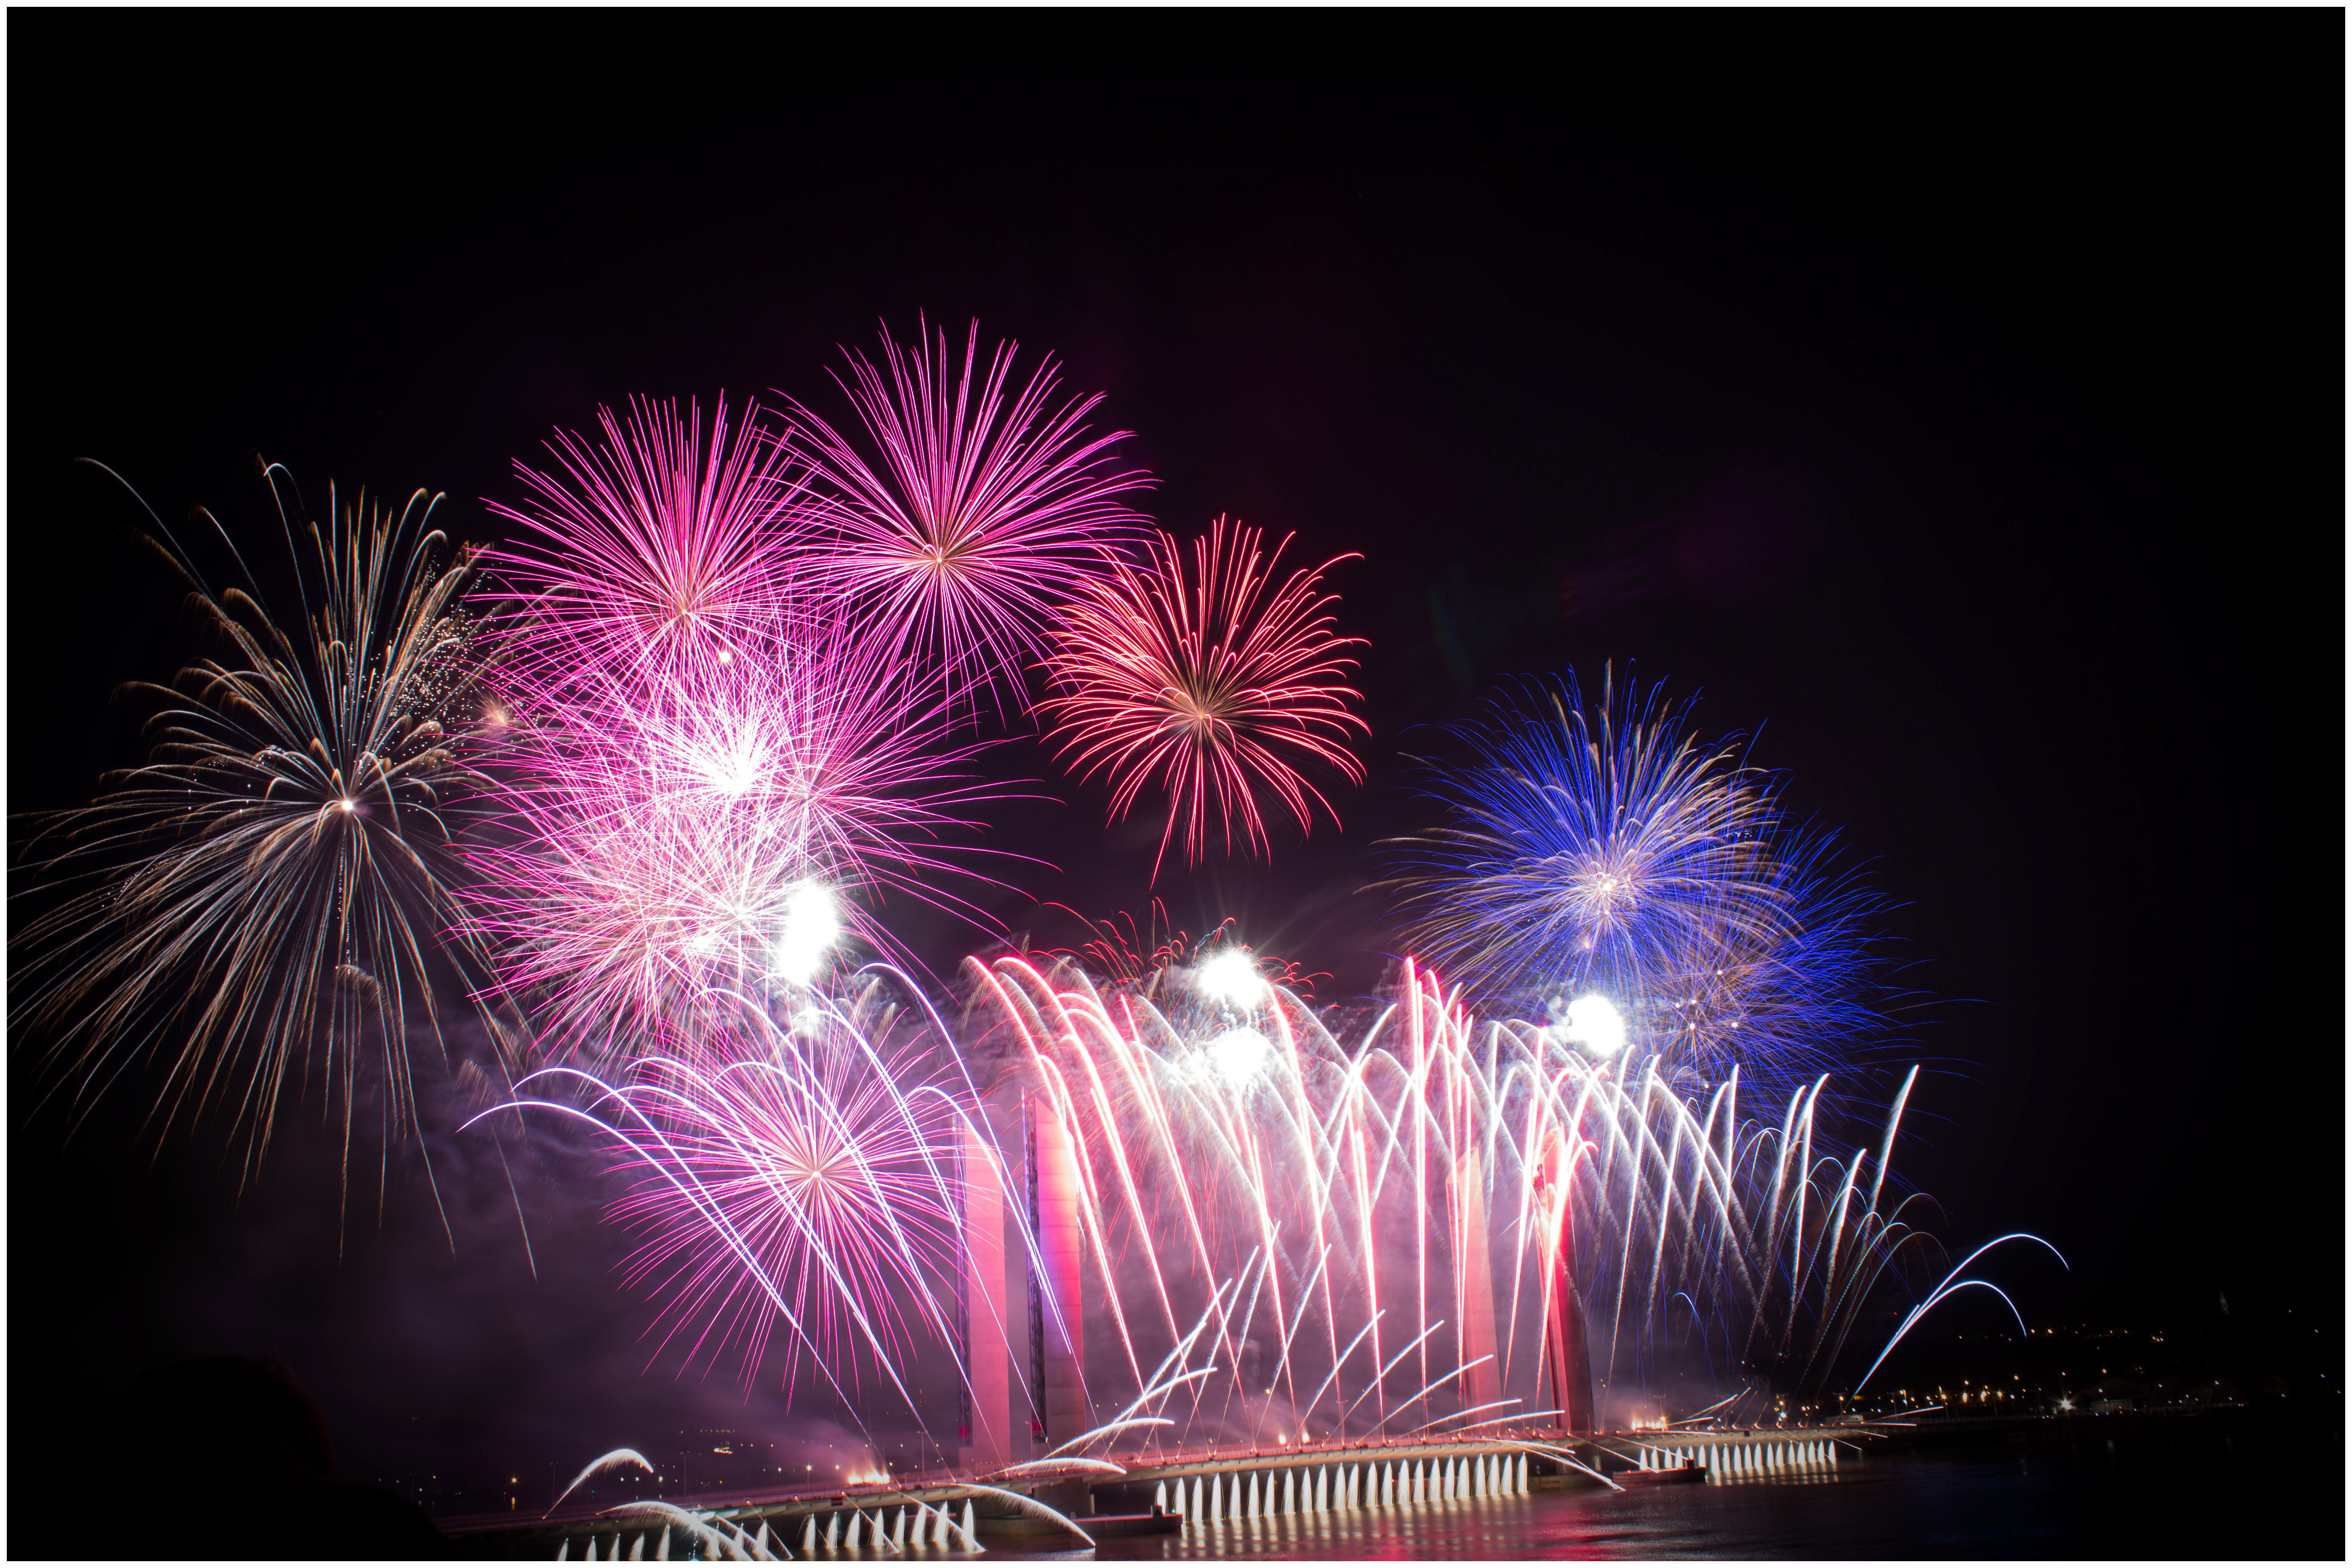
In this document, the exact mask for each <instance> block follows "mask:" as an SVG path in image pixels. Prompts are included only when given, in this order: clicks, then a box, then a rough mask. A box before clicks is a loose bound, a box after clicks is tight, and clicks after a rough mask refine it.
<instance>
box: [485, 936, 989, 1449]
mask: <svg viewBox="0 0 2352 1568" xmlns="http://www.w3.org/2000/svg"><path fill="white" fill-rule="evenodd" d="M896 989H897V987H895V986H894V985H892V984H889V983H888V982H887V980H886V979H885V978H883V977H881V976H878V975H874V974H868V975H866V976H862V977H856V978H854V979H853V980H852V981H851V983H850V984H849V985H848V986H847V987H846V988H845V990H844V992H843V997H844V998H845V999H844V1000H840V1001H836V1000H835V997H834V996H833V995H832V994H826V993H809V994H804V995H803V1001H802V1003H801V1005H799V1007H798V1008H797V1010H795V1011H793V1013H791V1014H790V1015H789V1016H785V1017H783V1018H782V1019H781V1020H780V1019H778V1018H776V1017H774V1016H772V1015H771V1013H770V1012H769V1011H767V1010H766V1009H764V1008H762V1007H761V1006H759V1005H744V1006H742V1007H740V1008H739V1009H738V1010H737V1012H736V1014H735V1016H734V1017H733V1019H732V1020H731V1027H730V1029H729V1030H728V1031H727V1033H726V1034H725V1036H724V1037H720V1038H714V1039H712V1040H711V1041H710V1042H709V1045H710V1047H711V1048H710V1049H708V1050H697V1051H688V1052H686V1053H684V1054H679V1055H669V1054H662V1055H655V1056H650V1057H647V1058H644V1059H642V1060H640V1061H639V1062H637V1063H636V1064H635V1068H634V1071H633V1073H632V1074H631V1076H630V1078H629V1079H627V1080H626V1081H625V1082H623V1083H621V1084H619V1085H618V1086H609V1085H607V1084H605V1083H604V1082H602V1081H600V1080H598V1079H594V1078H593V1077H590V1076H589V1075H586V1074H583V1073H580V1072H577V1071H575V1070H572V1069H563V1068H556V1069H549V1070H548V1071H546V1072H543V1073H541V1074H540V1075H537V1076H536V1077H535V1078H534V1079H526V1080H524V1083H523V1084H522V1085H521V1086H520V1087H521V1088H522V1089H524V1090H526V1091H530V1090H535V1089H549V1088H557V1087H561V1086H562V1085H564V1084H566V1083H569V1084H571V1085H572V1086H573V1087H574V1088H578V1087H583V1086H584V1087H585V1088H586V1089H587V1090H588V1093H587V1095H586V1097H585V1105H584V1106H581V1105H575V1104H572V1103H569V1102H568V1100H569V1099H570V1098H571V1097H567V1100H549V1099H538V1098H522V1099H518V1100H514V1101H512V1102H510V1103H509V1104H508V1105H504V1106H500V1107H498V1108H496V1110H517V1109H520V1110H532V1111H536V1112H556V1113H560V1114H563V1115H567V1116H571V1117H575V1118H581V1119H584V1120H586V1121H589V1122H590V1123H592V1124H593V1125H594V1126H595V1127H597V1128H598V1129H599V1130H600V1131H602V1132H603V1133H604V1134H605V1135H606V1136H607V1137H608V1138H609V1139H610V1141H611V1142H612V1146H613V1148H614V1153H615V1155H616V1163H615V1167H614V1168H615V1169H616V1170H617V1171H618V1172H619V1173H622V1174H624V1175H625V1176H627V1177H629V1178H630V1179H631V1186H630V1189H629V1191H628V1193H627V1194H626V1195H625V1196H624V1197H623V1198H622V1199H621V1200H620V1201H619V1202H618V1203H617V1204H616V1205H614V1211H613V1213H614V1219H615V1220H616V1221H617V1222H619V1223H622V1224H625V1225H627V1226H631V1227H633V1228H635V1229H636V1230H638V1231H639V1233H640V1234H641V1236H642V1238H643V1240H642V1244H641V1246H640V1247H639V1248H638V1249H637V1251H636V1252H635V1253H634V1254H633V1255H632V1256H631V1258H629V1259H628V1261H627V1263H626V1264H625V1272H626V1275H627V1278H628V1282H629V1283H630V1284H632V1285H634V1286H639V1287H643V1288H645V1289H647V1290H649V1291H650V1292H652V1293H653V1294H654V1295H656V1297H657V1298H659V1299H660V1300H661V1309H660V1311H661V1318H660V1321H661V1324H662V1343H663V1344H664V1345H665V1346H671V1345H677V1344H680V1343H681V1342H682V1343H683V1347H684V1353H685V1356H686V1359H687V1360H688V1361H689V1362H692V1361H694V1360H696V1359H702V1360H706V1361H708V1360H710V1359H713V1358H716V1357H718V1356H719V1355H721V1354H722V1353H724V1352H727V1351H729V1350H730V1349H731V1350H733V1351H735V1352H739V1353H740V1356H741V1358H742V1365H743V1368H744V1371H745V1373H746V1375H747V1376H749V1375H751V1374H752V1373H755V1372H756V1370H757V1369H758V1368H759V1366H760V1365H761V1361H762V1359H763V1357H765V1356H766V1355H767V1353H768V1352H769V1349H770V1345H771V1342H772V1339H773V1338H774V1337H775V1334H776V1332H777V1331H778V1329H779V1327H780V1326H781V1327H782V1331H783V1333H784V1338H785V1341H786V1343H785V1346H784V1349H785V1352H786V1353H785V1356H784V1361H785V1371H784V1385H785V1388H786V1391H787V1392H788V1393H789V1391H790V1390H791V1388H792V1386H793V1384H794V1383H795V1382H796V1381H797V1380H799V1379H800V1378H803V1377H807V1376H814V1377H816V1378H818V1379H819V1380H820V1381H822V1382H824V1383H825V1384H828V1385H830V1386H831V1387H832V1388H833V1389H834V1391H835V1393H836V1394H841V1395H842V1396H843V1397H845V1398H852V1397H854V1396H855V1392H856V1384H857V1383H858V1382H859V1381H860V1379H861V1378H862V1377H866V1376H871V1377H874V1378H876V1379H877V1380H878V1381H880V1382H881V1383H883V1384H886V1385H887V1386H888V1387H891V1388H896V1389H897V1390H898V1394H900V1395H901V1396H902V1397H904V1398H905V1399H906V1400H907V1402H908V1407H909V1409H911V1408H913V1405H912V1398H911V1394H909V1393H908V1388H907V1386H906V1384H905V1383H904V1382H903V1381H902V1379H901V1378H900V1374H899V1371H898V1368H900V1367H901V1366H902V1365H903V1364H904V1362H905V1358H906V1354H907V1352H908V1346H909V1344H910V1342H911V1341H910V1337H909V1336H910V1332H911V1331H918V1330H919V1331H923V1332H924V1333H925V1336H926V1337H927V1338H934V1339H935V1338H937V1337H940V1336H943V1335H945V1334H946V1333H948V1332H949V1331H950V1328H951V1323H952V1316H951V1313H952V1301H953V1296H952V1290H951V1287H950V1284H949V1282H950V1280H951V1279H952V1277H953V1269H954V1265H955V1262H956V1260H957V1258H958V1252H957V1247H958V1246H959V1243H960V1238H959V1236H958V1233H957V1228H956V1215H957V1202H956V1199H957V1187H956V1181H955V1171H956V1159H957V1150H958V1134H959V1131H960V1130H961V1125H962V1123H961V1120H960V1114H959V1107H960V1105H961V1104H967V1103H969V1095H968V1094H958V1093H957V1092H955V1091H956V1090H957V1089H960V1088H961V1087H962V1085H961V1079H960V1078H959V1077H958V1076H957V1075H956V1074H955V1073H954V1072H953V1070H952V1069H951V1068H948V1067H947V1066H946V1065H945V1063H944V1062H943V1060H942V1058H941V1057H940V1052H939V1050H938V1046H939V1043H940V1037H939V1035H938V1032H937V1030H936V1027H935V1026H929V1025H930V1020H929V1019H928V1018H927V1017H926V1016H924V1015H923V1014H922V1013H921V1010H920V1009H919V1008H918V1009H915V1010H913V1016H914V1021H913V1023H912V1025H911V1026H908V1023H907V1022H906V1018H907V1010H906V1009H904V1008H903V1005H901V1003H900V1002H899V1000H898V998H897V996H896V995H895V994H894V993H895V991H896ZM943 1074H944V1076H942V1075H943ZM494 1113H495V1111H494V1112H489V1113H486V1114H494Z"/></svg>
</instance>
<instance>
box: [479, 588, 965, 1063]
mask: <svg viewBox="0 0 2352 1568" xmlns="http://www.w3.org/2000/svg"><path fill="white" fill-rule="evenodd" d="M740 630H741V632H742V636H741V637H740V647H741V649H742V651H741V653H740V656H737V657H731V658H728V659H727V660H724V661H717V660H714V661H712V662H710V663H709V664H707V665H705V666H703V667H702V668H699V669H698V670H691V671H677V670H673V671H668V672H664V673H661V674H658V675H654V676H644V675H638V674H634V673H631V672H626V671H622V672H613V671H587V672H584V673H583V676H582V677H581V678H580V679H577V680H576V681H574V682H573V683H572V688H571V689H570V690H569V691H567V692H566V693H565V694H564V697H563V700H562V701H560V702H547V703H542V704H540V705H538V706H537V707H536V708H534V709H533V710H532V711H531V714H530V717H531V720H532V722H530V723H529V724H527V725H521V724H519V725H517V726H515V727H513V729H512V731H511V734H512V739H511V742H510V745H509V752H508V755H507V758H506V760H505V762H504V763H503V764H502V768H501V772H502V775H503V776H506V777H507V778H509V779H510V780H511V784H510V788H509V795H510V796H511V798H512V799H513V800H514V802H515V803H516V805H517V806H518V815H519V819H520V826H519V829H518V831H517V833H516V835H515V837H514V841H513V842H511V843H509V844H504V845H500V846H497V847H489V848H486V849H485V850H484V851H483V852H482V853H481V854H480V856H479V860H480V864H481V870H482V875H481V877H480V878H479V879H478V884H477V886H475V887H474V888H473V889H470V890H469V893H468V906H469V909H470V910H471V913H472V915H473V919H474V921H475V923H476V925H477V926H478V929H479V930H480V931H482V932H483V933H484V935H485V937H486V939H487V940H488V942H489V943H490V944H491V945H492V946H493V948H494V949H495V951H496V952H497V953H498V955H499V980H500V984H501V986H502V988H503V990H504V991H505V992H506V994H509V996H511V997H513V998H514V999H515V1000H517V1001H518V1002H519V1003H520V1004H521V1005H524V1006H525V1007H527V1008H528V1009H530V1011H531V1012H532V1013H533V1014H534V1015H535V1016H536V1017H537V1018H538V1020H539V1022H540V1024H541V1033H542V1034H543V1035H544V1036H547V1037H551V1039H553V1040H554V1041H556V1042H559V1043H560V1044H561V1045H562V1046H563V1047H570V1048H576V1049H581V1050H584V1051H586V1052H588V1053H589V1054H591V1055H592V1056H599V1057H603V1056H610V1055H614V1054H619V1055H629V1054H635V1053H636V1052H638V1051H641V1050H645V1049H649V1048H652V1047H654V1046H655V1045H656V1043H657V1042H658V1040H659V1039H660V1037H662V1035H663V1033H664V1031H665V1030H667V1031H669V1032H672V1033H675V1032H677V1031H679V1030H685V1031H687V1032H688V1033H691V1031H692V1029H693V1027H694V1020H695V1019H696V1018H697V1017H698V1016H699V1015H700V1013H701V1012H702V1011H703V1010H704V1009H705V1005H706V1004H707V1003H708V1002H709V1001H710V1000H712V999H713V998H715V997H717V996H719V994H720V993H724V992H729V991H733V990H740V989H743V988H746V987H749V988H751V989H753V990H761V989H767V988H788V987H790V986H793V985H805V984H808V983H809V982H811V981H812V980H813V979H814V978H815V977H816V975H817V973H818V972H819V971H820V969H822V968H824V967H825V966H827V965H829V964H830V963H832V962H833V961H834V959H835V957H837V956H838V948H839V942H838V941H837V939H838V938H841V937H845V936H848V935H852V934H855V935H856V936H858V937H860V938H862V939H863V940H865V941H866V942H867V943H868V944H870V945H872V946H874V947H877V948H880V949H883V950H885V951H889V950H890V949H891V947H892V943H891V940H890V938H889V935H888V932H887V929H886V928H885V927H884V926H883V925H882V924H881V923H880V921H878V920H877V918H876V915H875V910H874V908H873V906H874V905H875V903H876V902H877V900H881V899H883V898H886V897H887V896H889V895H892V894H898V895H901V896H906V897H912V898H920V899H924V900H929V901H931V902H934V903H939V904H941V905H943V906H945V907H949V908H952V909H959V910H965V912H968V913H969V912H971V910H969V908H968V906H966V905H964V904H963V903H962V901H961V900H959V899H957V898H956V897H955V895H954V894H953V893H952V892H951V891H950V890H948V889H947V887H946V886H945V884H946V882H947V881H948V876H947V874H948V873H950V872H953V871H956V870H957V869H959V868H960V867H961V864H962V862H961V859H958V858H952V857H948V856H945V855H943V854H942V853H941V852H940V838H941V836H942V835H943V834H945V833H947V832H949V831H950V830H952V829H955V828H959V827H962V826H969V824H967V823H966V822H965V821H964V820H963V819H962V818H961V816H958V815H957V813H958V811H959V810H961V808H962V807H964V806H967V805H971V804H973V803H975V802H977V801H980V800H983V799H987V798H990V797H991V796H992V795H998V794H1001V793H1002V790H1001V788H1000V787H999V786H996V785H992V784H986V783H976V782H972V781H970V780H968V779H966V778H964V777H963V776H962V774H961V773H960V771H959V770H960V768H961V764H962V763H965V762H966V761H967V760H968V759H969V758H970V757H971V755H972V754H973V752H974V751H975V749H976V748H975V747H973V746H971V745H969V744H966V745H961V746H959V745H950V744H946V743H943V742H940V739H939V733H940V731H941V730H942V729H943V728H944V720H943V713H944V702H945V699H944V697H943V695H942V694H941V689H940V681H939V679H937V678H936V677H925V676H922V675H919V674H918V673H917V672H916V671H914V670H913V669H911V668H909V667H908V665H907V664H906V663H905V662H904V661H903V660H899V659H896V658H891V657H889V656H888V655H887V653H886V652H884V651H882V650H879V649H877V648H876V647H874V646H872V645H871V644H868V643H866V642H863V641H862V640H861V639H860V638H859V637H857V636H856V634H855V632H854V630H853V629H852V628H850V627H848V626H845V624H844V623H842V622H840V621H839V620H837V619H827V618H824V617H822V616H802V617H796V618H787V619H782V620H780V621H778V622H772V623H761V624H753V623H749V622H746V623H744V625H743V626H742V627H741V628H740Z"/></svg>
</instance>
